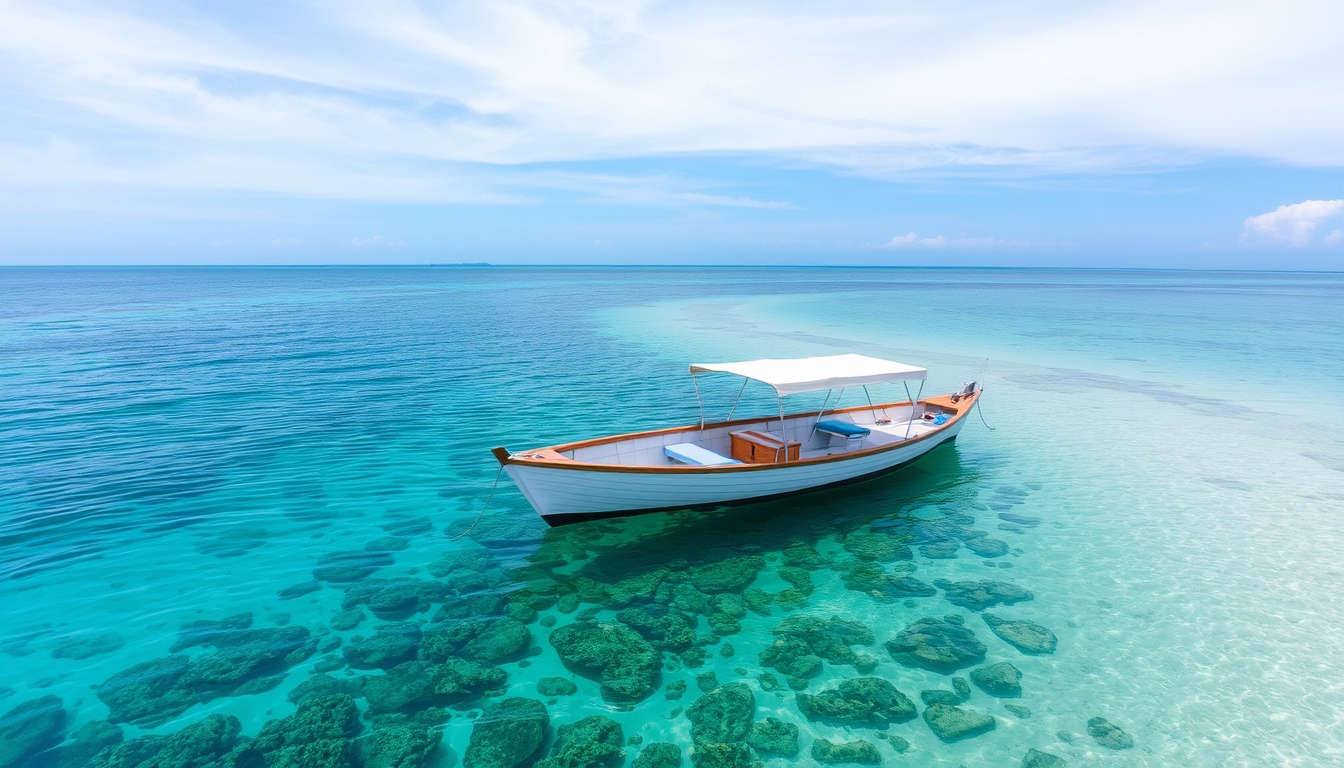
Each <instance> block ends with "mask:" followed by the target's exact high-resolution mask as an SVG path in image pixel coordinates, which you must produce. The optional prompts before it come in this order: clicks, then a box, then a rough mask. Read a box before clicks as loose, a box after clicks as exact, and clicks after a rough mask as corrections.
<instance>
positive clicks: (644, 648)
mask: <svg viewBox="0 0 1344 768" xmlns="http://www.w3.org/2000/svg"><path fill="white" fill-rule="evenodd" d="M550 641H551V645H552V646H553V647H554V648H555V651H556V653H557V654H559V656H560V660H561V661H562V662H564V665H565V667H566V668H567V669H569V670H570V671H571V672H575V673H577V674H580V675H583V676H584V677H587V678H589V679H591V680H596V681H597V682H599V683H601V685H602V698H603V699H605V700H607V701H609V702H612V703H614V704H633V703H635V702H639V701H643V700H644V699H646V698H648V696H649V695H650V694H651V693H653V691H654V689H655V687H656V685H657V681H658V673H659V669H660V668H661V666H662V660H661V659H660V658H659V655H658V651H657V650H655V649H654V647H653V646H652V645H650V644H649V643H648V641H646V640H645V639H644V638H642V637H640V636H639V634H638V633H636V632H635V631H634V630H632V629H630V628H629V627H627V626H625V625H624V624H619V623H609V624H599V623H597V622H593V621H581V622H576V623H574V624H568V625H566V626H563V627H560V628H559V629H556V630H555V631H553V632H551V637H550Z"/></svg>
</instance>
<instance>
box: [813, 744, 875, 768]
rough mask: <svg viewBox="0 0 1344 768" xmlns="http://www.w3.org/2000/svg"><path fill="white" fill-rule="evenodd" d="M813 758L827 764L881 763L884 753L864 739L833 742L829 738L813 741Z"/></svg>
mask: <svg viewBox="0 0 1344 768" xmlns="http://www.w3.org/2000/svg"><path fill="white" fill-rule="evenodd" d="M812 759H813V760H816V761H817V762H819V763H825V764H826V765H836V764H838V763H858V764H860V765H880V764H881V763H882V754H881V753H880V752H878V751H877V747H875V746H873V745H872V744H870V743H869V742H866V741H862V740H860V741H842V742H833V741H831V740H829V739H816V740H814V741H813V742H812Z"/></svg>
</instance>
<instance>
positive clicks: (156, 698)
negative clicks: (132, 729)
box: [95, 656, 196, 728]
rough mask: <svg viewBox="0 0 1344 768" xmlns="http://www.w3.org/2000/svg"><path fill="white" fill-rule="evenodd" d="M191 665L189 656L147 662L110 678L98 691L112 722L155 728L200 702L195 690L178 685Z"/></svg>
mask: <svg viewBox="0 0 1344 768" xmlns="http://www.w3.org/2000/svg"><path fill="white" fill-rule="evenodd" d="M189 666H191V659H189V658H188V657H186V656H169V657H167V658H163V659H154V660H152V661H146V662H144V663H142V664H136V665H135V666H133V667H130V668H129V669H124V670H122V671H120V672H118V673H116V674H115V675H113V676H112V677H109V678H108V679H107V680H106V681H105V682H104V683H103V684H102V685H100V686H98V687H97V688H96V689H95V691H96V693H97V694H98V698H100V699H102V701H103V703H104V704H106V705H107V708H108V719H109V720H111V721H112V722H114V723H133V724H135V725H140V726H144V727H149V728H152V727H154V726H157V725H159V724H161V723H164V722H166V721H168V720H169V719H171V718H173V717H176V716H177V715H180V714H182V713H183V712H186V711H187V709H188V708H190V707H191V705H193V704H195V703H196V696H195V694H194V693H192V692H191V691H188V690H184V689H181V688H179V687H178V685H177V683H178V681H179V680H181V679H182V676H183V675H185V674H186V673H187V668H188V667H189Z"/></svg>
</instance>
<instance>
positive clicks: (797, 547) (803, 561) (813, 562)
mask: <svg viewBox="0 0 1344 768" xmlns="http://www.w3.org/2000/svg"><path fill="white" fill-rule="evenodd" d="M780 554H781V555H783V557H784V565H786V566H790V567H793V568H806V569H807V570H809V571H815V570H817V569H818V568H825V567H826V560H825V558H823V557H822V556H821V555H819V554H817V550H816V549H815V548H814V547H812V545H810V544H805V543H803V542H801V541H795V542H793V543H791V544H789V546H787V547H785V548H784V551H783V552H781V553H780Z"/></svg>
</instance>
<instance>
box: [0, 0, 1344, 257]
mask: <svg viewBox="0 0 1344 768" xmlns="http://www.w3.org/2000/svg"><path fill="white" fill-rule="evenodd" d="M476 262H488V263H493V264H553V263H584V264H824V265H920V266H940V265H944V266H1064V267H1136V268H1150V267H1158V268H1200V269H1205V268H1207V269H1301V270H1336V271H1337V270H1344V3H1340V2H1339V1H1338V0H1326V1H1325V2H1317V1H1316V0H1274V2H1263V1H1262V2H1243V1H1242V0H1217V1H1215V2H1172V1H1171V0H1165V1H1164V2H1145V1H1143V0H1129V1H1128V2H1108V1H1107V0H1097V1H1095V2H1088V3H1078V2H1062V1H1055V0H1039V1H1037V0H1025V1H1023V2H1016V3H1000V2H955V1H952V2H927V0H926V1H925V2H920V3H912V2H892V1H890V0H889V1H888V2H872V3H867V2H850V3H835V2H829V3H825V2H812V3H796V2H789V1H788V0H777V1H774V2H751V1H747V2H734V3H721V2H604V1H603V0H589V1H587V2H547V3H538V2H513V1H512V0H490V2H484V3H482V2H472V3H443V2H407V1H404V0H380V1H379V2H376V3H375V2H364V3H358V2H347V1H346V0H324V1H323V2H305V1H299V2H295V1H292V0H267V1H266V2H252V1H251V0H236V1H235V2H230V3H218V2H210V3H206V2H194V1H193V0H173V1H170V2H169V1H161V0H101V1H99V2H79V1H69V0H40V1H35V2H33V1H29V0H0V265H17V264H346V263H350V264H399V263H419V264H424V263H476Z"/></svg>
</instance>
